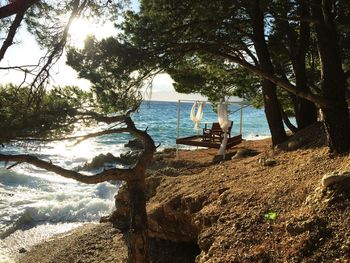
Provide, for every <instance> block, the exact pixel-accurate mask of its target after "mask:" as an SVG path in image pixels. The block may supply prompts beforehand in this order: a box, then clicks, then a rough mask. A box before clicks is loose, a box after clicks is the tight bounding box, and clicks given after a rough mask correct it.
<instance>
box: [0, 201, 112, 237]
mask: <svg viewBox="0 0 350 263" xmlns="http://www.w3.org/2000/svg"><path fill="white" fill-rule="evenodd" d="M59 199H60V198H57V199H56V200H52V201H49V202H41V203H39V204H36V206H29V207H26V208H24V209H23V210H22V211H21V212H20V213H19V214H16V215H13V216H12V218H11V220H8V221H9V222H14V223H12V224H10V225H8V226H7V227H6V228H5V229H3V232H2V233H1V234H0V237H1V238H4V237H7V236H9V235H10V234H12V233H13V232H15V231H16V230H19V229H20V230H26V229H30V228H33V227H34V226H36V225H38V224H40V223H44V222H46V223H73V222H93V221H98V220H99V219H100V217H101V216H103V215H106V214H108V213H110V212H111V211H112V209H113V207H114V203H113V201H112V200H106V199H100V198H92V197H87V198H81V199H79V200H78V198H72V199H70V200H64V201H61V202H60V201H57V200H59Z"/></svg>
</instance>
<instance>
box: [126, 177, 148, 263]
mask: <svg viewBox="0 0 350 263" xmlns="http://www.w3.org/2000/svg"><path fill="white" fill-rule="evenodd" d="M143 178H144V177H143ZM127 188H128V193H129V199H130V228H129V235H128V239H129V240H128V242H129V244H128V249H129V250H128V254H129V260H128V262H130V263H146V262H149V248H148V224H147V214H146V194H145V181H144V179H143V180H137V181H129V182H127Z"/></svg>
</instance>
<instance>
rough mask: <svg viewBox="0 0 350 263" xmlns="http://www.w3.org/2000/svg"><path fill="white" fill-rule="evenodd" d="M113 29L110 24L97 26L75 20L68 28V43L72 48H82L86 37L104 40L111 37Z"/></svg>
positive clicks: (89, 22)
mask: <svg viewBox="0 0 350 263" xmlns="http://www.w3.org/2000/svg"><path fill="white" fill-rule="evenodd" d="M113 33H115V28H114V26H113V24H112V23H104V24H99V23H96V22H93V21H89V20H87V19H82V18H78V19H75V20H74V21H73V22H72V24H71V26H70V28H69V35H70V43H71V45H73V46H76V47H78V48H82V47H83V46H84V41H85V39H86V37H87V36H88V35H94V36H95V37H96V38H98V39H100V38H104V37H108V36H111V35H113Z"/></svg>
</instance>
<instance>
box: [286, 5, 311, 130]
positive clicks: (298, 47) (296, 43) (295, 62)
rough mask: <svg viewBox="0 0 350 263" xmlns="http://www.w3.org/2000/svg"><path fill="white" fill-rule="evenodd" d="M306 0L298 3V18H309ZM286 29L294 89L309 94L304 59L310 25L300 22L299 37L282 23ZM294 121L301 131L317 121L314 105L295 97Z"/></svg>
mask: <svg viewBox="0 0 350 263" xmlns="http://www.w3.org/2000/svg"><path fill="white" fill-rule="evenodd" d="M307 2H308V1H307V0H305V1H300V3H299V7H298V13H299V16H300V17H309V16H310V13H309V9H308V5H307ZM283 23H284V25H285V26H286V29H287V38H288V43H289V49H290V57H291V61H292V66H293V70H294V74H295V84H296V89H298V90H302V91H305V92H311V91H310V88H309V86H308V84H307V76H306V65H305V57H306V53H307V50H308V46H309V42H310V41H309V40H310V25H309V22H307V21H300V27H299V37H298V35H297V33H296V32H295V31H294V29H292V28H291V26H290V24H289V22H288V21H283ZM293 103H294V111H295V119H296V122H297V125H298V129H303V128H305V127H307V126H309V125H311V124H313V123H315V122H316V121H317V108H316V106H315V104H314V103H313V102H311V101H309V100H306V99H304V98H300V97H295V99H294V100H293Z"/></svg>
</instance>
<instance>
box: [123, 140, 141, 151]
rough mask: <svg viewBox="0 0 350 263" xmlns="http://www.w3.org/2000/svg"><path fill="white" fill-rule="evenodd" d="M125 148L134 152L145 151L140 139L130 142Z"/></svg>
mask: <svg viewBox="0 0 350 263" xmlns="http://www.w3.org/2000/svg"><path fill="white" fill-rule="evenodd" d="M124 146H125V147H128V148H130V149H132V150H143V149H144V148H143V144H142V141H141V140H139V139H134V140H129V142H128V143H126V144H124Z"/></svg>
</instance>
